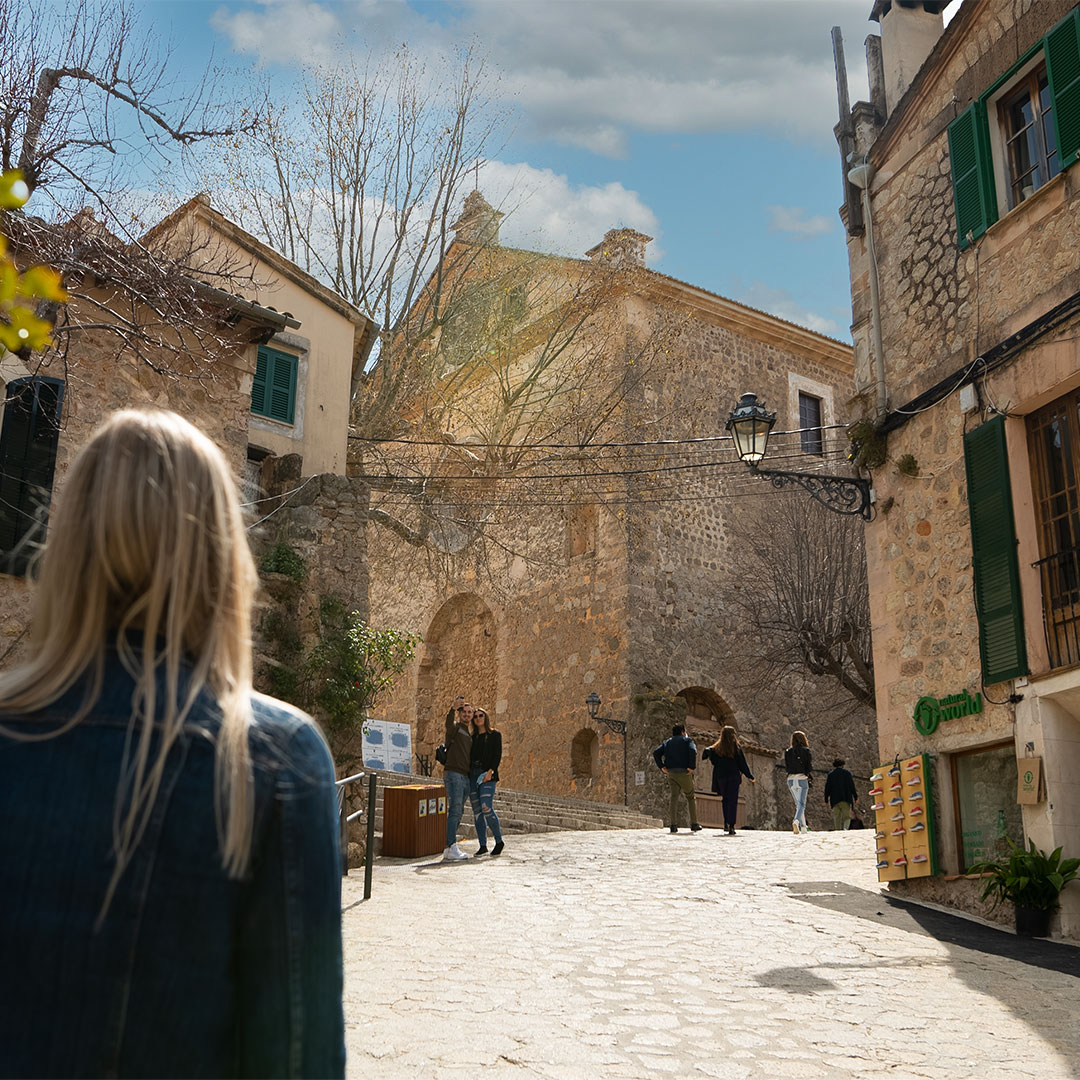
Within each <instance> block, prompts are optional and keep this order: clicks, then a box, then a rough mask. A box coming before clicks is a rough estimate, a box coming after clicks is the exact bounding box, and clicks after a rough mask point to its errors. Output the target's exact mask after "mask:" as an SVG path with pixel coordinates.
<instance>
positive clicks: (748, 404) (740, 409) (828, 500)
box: [724, 394, 872, 521]
mask: <svg viewBox="0 0 1080 1080" xmlns="http://www.w3.org/2000/svg"><path fill="white" fill-rule="evenodd" d="M775 423H776V413H771V412H769V411H768V410H767V409H766V408H765V402H764V401H759V400H758V397H757V394H743V396H742V397H741V398H739V402H738V404H737V405H736V406H735V408H734V409H732V410H731V415H730V416H729V417H728V419H727V423H726V424H725V425H724V426H725V427H726V428H727V430H728V431H730V432H731V435H732V439H733V441H734V443H735V452H736V453H737V454H738V455H739V460H740V461H745V462H746V464H747V465H748V466H749V468H750V471H751V472H753V473H754V474H755V475H757V476H764V477H765V478H766V479H767V480H769V482H770V483H771V484H772V486H773V487H774V488H784V487H787V486H788V484H798V485H799V487H801V488H802V489H803V490H804V491H807V492H809V494H810V495H811V496H812V497H813V498H814V499H816V500H817V501H818V502H819V503H821V505H822V506H824V507H825V509H826V510H832V511H833V512H834V513H836V514H858V515H859V517H861V518H862V519H863V520H864V521H869V520H870V517H871V513H872V511H871V502H870V481H869V480H864V479H863V478H862V477H861V476H827V475H825V474H824V473H798V472H785V471H782V470H780V469H762V468H759V467H758V462H760V461H761V459H762V458H764V457H765V450H766V448H767V447H768V445H769V432H770V431H772V428H773V425H774V424H775Z"/></svg>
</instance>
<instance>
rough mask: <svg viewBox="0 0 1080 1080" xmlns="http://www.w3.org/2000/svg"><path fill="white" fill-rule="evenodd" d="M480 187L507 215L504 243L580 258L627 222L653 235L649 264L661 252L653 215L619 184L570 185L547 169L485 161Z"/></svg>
mask: <svg viewBox="0 0 1080 1080" xmlns="http://www.w3.org/2000/svg"><path fill="white" fill-rule="evenodd" d="M480 188H481V190H482V191H483V192H484V195H485V197H486V198H487V199H488V201H489V202H490V203H491V204H492V205H493V206H496V207H498V208H499V209H501V210H502V211H503V212H504V213H505V214H506V217H505V218H504V219H503V222H502V227H501V230H500V242H501V243H503V244H505V245H506V246H507V247H522V248H529V249H531V250H534V251H550V252H553V253H555V254H559V255H572V256H577V257H581V256H583V255H584V254H585V252H586V251H587V250H588V249H589V248H591V247H592V246H593V245H594V244H597V243H599V242H600V241H601V240H602V239H603V238H604V233H606V232H607V231H608V229H614V228H618V227H622V226H625V227H628V228H632V229H637V230H638V231H639V232H643V233H646V234H647V235H649V236H651V237H653V238H654V242H653V243H651V244H649V246H648V247H647V248H646V260H647V261H648V262H649V263H655V262H657V261H658V260H659V259H660V258H661V257H662V256H663V251H662V250H661V249H660V246H659V244H658V243H657V242H656V241H658V240H659V239H660V223H659V221H658V219H657V217H656V215H655V214H654V213H653V212H652V210H650V209H649V207H648V206H646V205H645V203H644V202H642V200H641V197H640V196H639V195H638V193H637V192H636V191H631V190H629V189H628V188H625V187H623V185H622V184H620V183H617V182H613V183H610V184H602V185H599V186H590V185H587V184H582V185H574V184H571V183H570V181H569V180H568V179H567V177H566V176H565V175H563V174H561V173H556V172H554V171H553V170H551V169H537V168H535V167H534V166H532V165H528V164H526V163H524V162H521V163H516V164H512V163H509V162H502V161H488V162H485V163H484V164H483V165H481V166H480Z"/></svg>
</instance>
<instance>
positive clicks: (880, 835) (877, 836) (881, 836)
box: [874, 832, 888, 840]
mask: <svg viewBox="0 0 1080 1080" xmlns="http://www.w3.org/2000/svg"><path fill="white" fill-rule="evenodd" d="M887 835H888V834H887V833H883V832H876V833H874V839H875V840H884V839H885V837H886V836H887Z"/></svg>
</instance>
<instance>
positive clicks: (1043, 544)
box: [1027, 391, 1080, 667]
mask: <svg viewBox="0 0 1080 1080" xmlns="http://www.w3.org/2000/svg"><path fill="white" fill-rule="evenodd" d="M1027 424H1028V441H1029V447H1030V453H1031V470H1032V477H1031V479H1032V485H1031V486H1032V492H1033V494H1034V500H1035V520H1036V525H1037V527H1038V533H1039V561H1038V563H1037V566H1038V567H1039V571H1040V574H1041V576H1042V593H1043V620H1044V624H1045V628H1046V640H1047V647H1048V649H1049V652H1050V664H1051V666H1052V667H1062V666H1065V665H1067V664H1075V663H1080V476H1078V472H1080V470H1078V464H1080V459H1078V455H1080V391H1073V392H1072V393H1071V394H1066V395H1065V396H1064V397H1061V398H1058V399H1057V400H1056V401H1052V402H1051V403H1050V404H1049V405H1045V406H1043V408H1041V409H1040V410H1039V411H1038V412H1037V413H1033V414H1032V415H1031V416H1029V417H1028V421H1027Z"/></svg>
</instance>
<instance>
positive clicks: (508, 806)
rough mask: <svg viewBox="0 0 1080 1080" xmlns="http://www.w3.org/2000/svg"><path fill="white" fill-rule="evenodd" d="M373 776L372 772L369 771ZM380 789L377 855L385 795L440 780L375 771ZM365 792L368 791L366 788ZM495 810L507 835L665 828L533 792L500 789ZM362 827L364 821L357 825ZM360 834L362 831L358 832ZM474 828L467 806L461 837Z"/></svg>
mask: <svg viewBox="0 0 1080 1080" xmlns="http://www.w3.org/2000/svg"><path fill="white" fill-rule="evenodd" d="M369 772H370V770H369ZM376 775H377V777H378V788H377V796H376V804H375V851H376V854H378V853H379V851H380V850H381V846H382V843H381V842H382V820H383V818H382V806H383V800H382V793H383V790H384V789H385V788H386V787H388V786H391V785H395V786H396V785H398V784H436V785H441V778H440V777H433V776H408V775H405V774H403V773H390V772H382V771H378V770H377V771H376ZM365 791H366V787H365ZM349 804H350V808H352V809H359V808H360V807H361V806H362V805H363V801H362V798H361V797H360V792H359V791H355V792H354V793H351V794H350V798H349ZM495 809H496V811H497V812H498V815H499V822H500V824H501V825H502V830H503V832H504V833H508V834H509V833H519V834H520V833H537V832H558V831H561V830H573V829H579V830H580V829H590V830H596V829H658V828H660V827H661V826H662V825H663V822H662V821H661V820H660V819H659V818H654V817H650V816H649V815H647V814H639V813H638V812H637V811H635V810H630V809H628V808H627V807H625V806H614V805H611V804H609V803H598V802H593V801H592V800H590V799H572V798H562V797H560V796H556V795H539V794H536V793H535V792H531V791H514V790H513V789H512V788H504V787H502V786H501V785H500V787H499V788H498V789H497V791H496V793H495ZM356 825H357V826H362V821H358V822H357V823H356ZM358 831H359V830H358ZM475 835H476V831H475V829H474V828H473V821H472V808H471V806H470V805H469V804H468V803H466V805H465V813H464V814H463V815H462V818H461V825H460V827H459V829H458V836H459V837H465V838H471V837H474V836H475Z"/></svg>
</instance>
